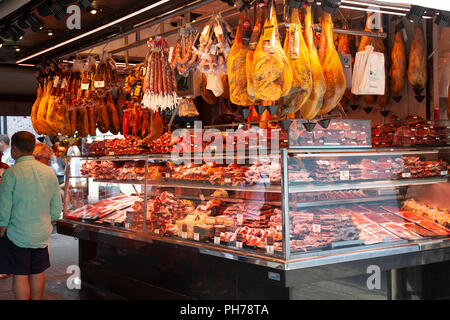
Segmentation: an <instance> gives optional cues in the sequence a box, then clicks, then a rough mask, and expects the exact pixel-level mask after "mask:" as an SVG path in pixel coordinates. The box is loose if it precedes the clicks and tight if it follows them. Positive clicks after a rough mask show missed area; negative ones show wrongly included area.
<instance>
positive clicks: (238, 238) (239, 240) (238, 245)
mask: <svg viewBox="0 0 450 320" xmlns="http://www.w3.org/2000/svg"><path fill="white" fill-rule="evenodd" d="M243 241H244V237H243V235H242V233H238V234H237V236H236V248H242V242H243Z"/></svg>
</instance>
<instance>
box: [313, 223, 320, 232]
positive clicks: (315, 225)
mask: <svg viewBox="0 0 450 320" xmlns="http://www.w3.org/2000/svg"><path fill="white" fill-rule="evenodd" d="M312 227H313V232H316V233H320V224H315V223H314V224H313V225H312Z"/></svg>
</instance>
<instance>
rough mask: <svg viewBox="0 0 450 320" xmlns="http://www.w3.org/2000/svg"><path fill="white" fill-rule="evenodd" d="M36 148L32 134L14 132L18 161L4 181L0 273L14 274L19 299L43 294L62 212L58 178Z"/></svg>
mask: <svg viewBox="0 0 450 320" xmlns="http://www.w3.org/2000/svg"><path fill="white" fill-rule="evenodd" d="M34 147H35V137H34V135H33V134H32V133H30V132H27V131H19V132H17V133H15V134H14V135H13V136H12V138H11V155H12V157H13V158H14V159H15V165H14V167H12V168H9V169H7V170H6V171H5V173H4V174H3V176H2V182H1V184H0V203H1V204H2V205H1V206H0V273H6V274H11V275H13V291H14V294H15V297H16V299H18V300H29V299H30V298H31V299H32V300H40V299H42V296H43V294H44V287H45V276H44V270H46V269H47V268H49V267H50V259H49V253H48V244H49V239H50V234H51V232H52V221H54V220H57V219H58V218H59V217H60V216H61V211H62V205H61V196H60V194H59V190H58V179H57V178H56V175H55V173H54V172H53V170H52V169H51V168H50V167H48V166H46V165H45V164H43V163H41V162H39V161H37V160H35V158H34V157H33V155H32V154H33V150H34Z"/></svg>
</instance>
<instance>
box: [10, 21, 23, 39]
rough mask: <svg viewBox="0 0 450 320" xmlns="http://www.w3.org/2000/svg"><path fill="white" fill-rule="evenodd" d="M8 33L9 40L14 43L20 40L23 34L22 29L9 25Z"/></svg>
mask: <svg viewBox="0 0 450 320" xmlns="http://www.w3.org/2000/svg"><path fill="white" fill-rule="evenodd" d="M8 32H9V34H10V39H12V40H14V41H18V40H21V39H22V38H23V35H24V34H25V32H23V30H22V29H20V28H19V27H17V26H16V25H14V24H13V25H11V27H10V28H9V29H8Z"/></svg>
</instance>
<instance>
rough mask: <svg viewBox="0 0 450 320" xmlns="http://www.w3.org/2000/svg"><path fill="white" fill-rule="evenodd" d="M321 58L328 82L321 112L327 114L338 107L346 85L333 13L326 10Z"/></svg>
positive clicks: (321, 37)
mask: <svg viewBox="0 0 450 320" xmlns="http://www.w3.org/2000/svg"><path fill="white" fill-rule="evenodd" d="M319 60H320V64H321V65H322V69H323V73H324V76H325V81H326V84H327V90H326V91H325V95H324V97H323V105H322V108H321V109H320V111H319V113H320V114H325V113H328V112H330V111H331V110H333V109H334V108H335V107H336V105H337V104H338V103H339V101H340V100H341V99H342V97H343V96H344V92H345V86H346V82H345V75H344V71H343V69H342V64H341V60H340V59H339V55H338V53H337V51H336V47H335V46H334V38H333V21H332V20H331V15H330V14H329V13H327V12H324V13H323V16H322V34H321V36H320V48H319Z"/></svg>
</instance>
